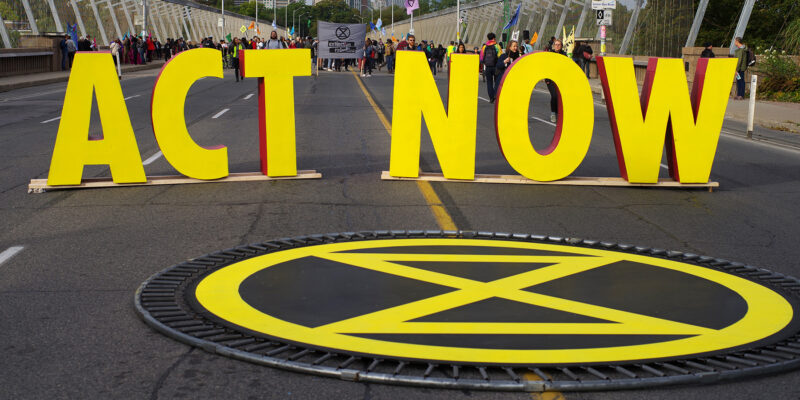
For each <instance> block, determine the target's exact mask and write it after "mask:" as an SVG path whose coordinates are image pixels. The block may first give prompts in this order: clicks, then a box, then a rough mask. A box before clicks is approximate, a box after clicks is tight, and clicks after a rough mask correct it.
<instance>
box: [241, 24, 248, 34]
mask: <svg viewBox="0 0 800 400" xmlns="http://www.w3.org/2000/svg"><path fill="white" fill-rule="evenodd" d="M239 32H242V33H245V32H247V27H246V26H244V25H242V27H241V28H239Z"/></svg>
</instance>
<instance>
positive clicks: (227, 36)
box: [225, 33, 233, 42]
mask: <svg viewBox="0 0 800 400" xmlns="http://www.w3.org/2000/svg"><path fill="white" fill-rule="evenodd" d="M225 40H227V41H228V42H232V41H233V38H232V37H231V34H230V33H229V34H227V35H226V36H225Z"/></svg>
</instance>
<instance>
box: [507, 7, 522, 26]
mask: <svg viewBox="0 0 800 400" xmlns="http://www.w3.org/2000/svg"><path fill="white" fill-rule="evenodd" d="M520 7H522V4H519V5H518V6H517V11H514V15H513V16H512V17H511V21H508V24H506V26H504V27H503V30H506V29H508V28H511V27H512V26H514V25H516V24H517V21H519V8H520Z"/></svg>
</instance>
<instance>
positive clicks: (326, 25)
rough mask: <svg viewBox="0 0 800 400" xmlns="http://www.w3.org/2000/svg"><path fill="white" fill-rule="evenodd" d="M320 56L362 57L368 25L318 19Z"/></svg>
mask: <svg viewBox="0 0 800 400" xmlns="http://www.w3.org/2000/svg"><path fill="white" fill-rule="evenodd" d="M317 32H318V33H319V55H318V57H319V58H361V56H362V54H363V53H362V50H363V49H364V38H366V37H367V26H366V25H363V24H337V23H334V22H324V21H318V23H317Z"/></svg>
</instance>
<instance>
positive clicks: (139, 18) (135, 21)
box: [133, 15, 144, 26]
mask: <svg viewBox="0 0 800 400" xmlns="http://www.w3.org/2000/svg"><path fill="white" fill-rule="evenodd" d="M133 24H134V25H136V26H141V25H142V24H144V21H143V19H142V16H141V15H134V16H133Z"/></svg>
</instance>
